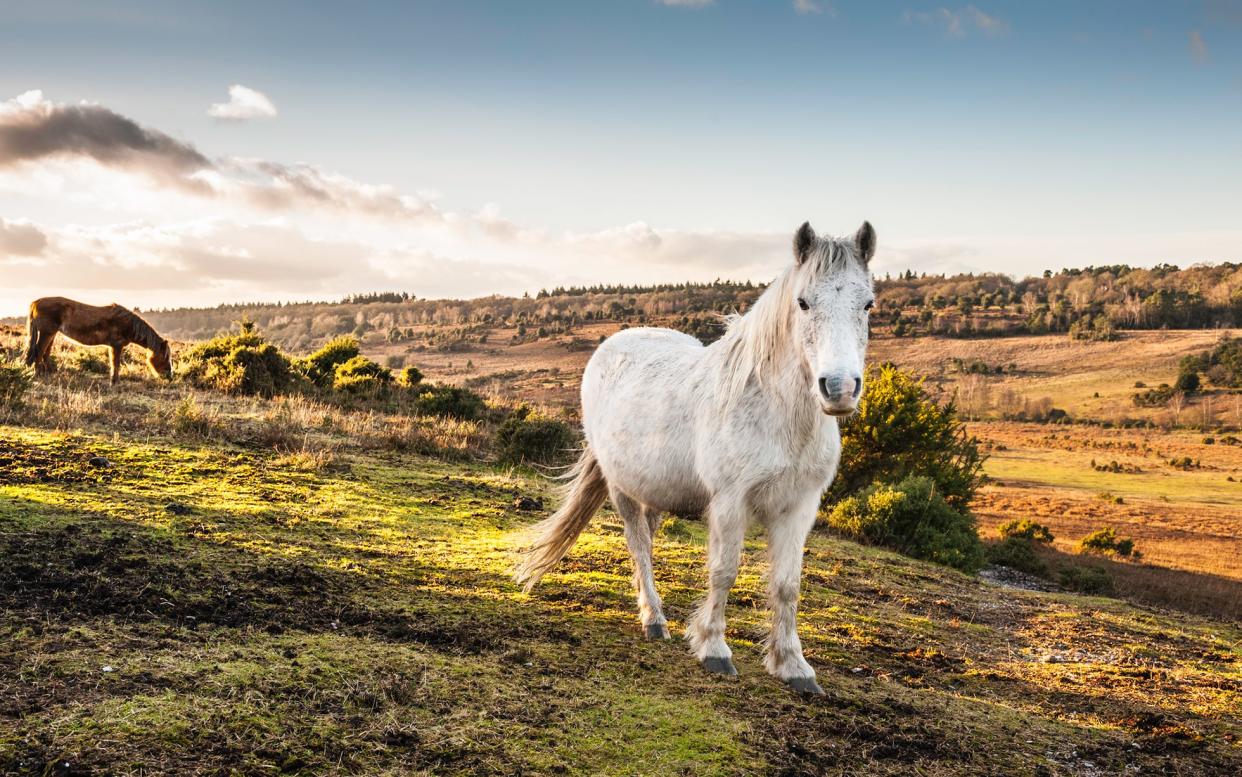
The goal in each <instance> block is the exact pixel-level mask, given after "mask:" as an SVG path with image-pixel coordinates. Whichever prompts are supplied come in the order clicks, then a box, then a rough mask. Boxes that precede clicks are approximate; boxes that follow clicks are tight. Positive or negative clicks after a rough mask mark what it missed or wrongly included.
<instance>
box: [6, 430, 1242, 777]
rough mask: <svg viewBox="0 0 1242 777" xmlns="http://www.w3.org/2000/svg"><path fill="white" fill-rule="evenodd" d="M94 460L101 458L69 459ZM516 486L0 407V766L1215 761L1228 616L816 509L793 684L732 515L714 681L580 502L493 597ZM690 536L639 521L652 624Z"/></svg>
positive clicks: (645, 767) (686, 604) (895, 768)
mask: <svg viewBox="0 0 1242 777" xmlns="http://www.w3.org/2000/svg"><path fill="white" fill-rule="evenodd" d="M96 455H101V456H104V457H106V458H108V459H109V460H110V461H111V463H112V466H111V467H108V468H96V467H92V466H90V465H89V463H88V459H89V458H90V457H91V456H96ZM1101 477H1105V478H1107V479H1108V481H1109V483H1110V486H1109V487H1110V488H1111V489H1112V490H1114V491H1116V492H1118V493H1127V492H1126V491H1124V489H1122V488H1120V487H1119V486H1118V485H1117V483H1118V476H1115V475H1110V476H1101ZM1089 487H1090V488H1093V489H1095V488H1098V487H1096V486H1089ZM544 490H545V487H544V484H543V482H542V481H540V480H538V479H536V478H533V477H530V476H528V475H526V474H524V473H522V472H515V471H506V470H500V469H496V468H492V467H488V466H484V465H477V464H462V463H447V462H444V461H439V460H436V459H431V458H426V457H420V456H416V455H412V454H407V453H398V452H356V453H343V454H341V455H340V457H339V459H338V461H337V462H335V464H334V466H333V467H331V468H328V469H326V470H324V471H314V470H311V471H308V470H307V469H305V468H299V467H297V466H294V464H293V463H291V462H290V461H289V460H288V459H287V458H281V457H280V456H278V455H275V454H272V453H266V452H263V451H259V450H254V449H245V448H239V447H231V446H227V445H224V444H223V443H201V444H187V443H186V442H184V441H182V442H178V441H175V440H173V439H162V438H143V439H124V438H119V437H113V436H111V435H106V434H96V435H90V434H79V435H63V434H59V433H55V432H50V431H43V430H36V429H32V428H29V427H19V426H0V773H16V774H21V773H36V774H37V773H43V772H44V771H45V768H47V767H48V765H49V764H52V765H53V767H52V768H51V769H50V770H49V771H48V773H58V774H60V773H64V774H69V773H76V774H85V773H96V774H102V773H109V774H138V773H160V774H162V773H228V772H235V773H245V774H267V773H271V774H277V773H305V774H334V773H368V774H480V773H506V774H508V773H518V772H522V773H528V774H556V773H573V774H579V773H580V774H660V775H663V774H696V775H697V774H708V775H713V774H721V775H727V774H753V773H757V772H758V773H763V772H769V773H788V774H801V773H815V772H827V773H841V774H903V775H904V774H962V773H998V772H1003V773H1006V774H1032V775H1033V774H1061V773H1079V772H1085V771H1088V767H1087V766H1086V765H1085V764H1086V763H1087V762H1088V761H1089V762H1091V764H1094V768H1096V769H1098V770H1101V771H1102V773H1118V772H1120V771H1122V770H1123V769H1126V768H1136V769H1142V770H1143V771H1144V772H1158V771H1163V770H1173V771H1180V772H1181V773H1187V774H1191V773H1193V774H1227V773H1231V770H1233V769H1234V767H1236V766H1237V765H1238V763H1239V762H1242V750H1240V747H1242V745H1240V735H1239V726H1240V722H1239V718H1238V709H1239V704H1240V702H1242V695H1240V693H1239V691H1240V690H1242V652H1240V649H1239V638H1240V637H1242V634H1240V633H1239V629H1238V628H1237V626H1236V624H1234V625H1230V624H1225V623H1221V622H1217V621H1211V620H1204V619H1196V618H1191V617H1189V616H1178V615H1173V614H1171V613H1166V612H1150V611H1146V610H1138V609H1135V608H1133V607H1130V606H1128V605H1125V604H1123V603H1121V602H1118V601H1115V600H1111V599H1100V598H1083V597H1075V596H1070V595H1065V594H1034V593H1027V592H1017V591H1011V590H1007V589H1000V588H996V587H993V586H989V585H987V584H983V583H980V582H979V581H977V580H976V579H974V578H972V577H969V576H966V575H963V574H960V573H957V572H954V571H951V570H947V569H944V568H940V567H936V566H932V565H928V564H922V563H919V562H915V561H911V560H909V559H904V558H901V557H899V556H896V555H893V554H890V553H887V552H884V551H880V550H877V549H873V548H865V547H861V546H858V545H854V544H852V543H848V542H843V541H840V540H837V539H833V538H831V537H828V536H824V535H816V536H815V537H814V538H813V539H812V542H811V544H810V547H809V549H808V552H807V556H806V566H805V576H806V586H805V593H804V599H803V603H802V618H801V623H802V629H801V631H802V636H803V641H804V645H805V648H806V653H807V657H808V659H809V660H810V661H811V662H812V664H813V665H815V666H816V667H817V669H818V671H819V676H820V682H821V684H822V685H823V686H824V688H825V690H826V691H827V695H826V696H825V697H823V698H817V699H802V698H799V697H797V696H795V695H793V694H791V693H789V692H788V691H786V690H785V689H784V687H783V686H782V685H781V684H779V683H778V682H776V681H775V680H773V679H772V678H770V677H768V676H767V675H766V674H765V673H764V672H763V669H762V663H761V659H762V655H761V652H760V644H761V641H762V638H763V636H764V631H765V622H766V621H765V619H766V614H765V611H764V608H763V604H764V597H763V581H762V571H763V564H762V558H763V542H762V538H761V537H760V536H759V535H757V534H756V535H753V536H752V537H751V538H750V539H749V540H748V542H747V547H746V555H745V559H744V561H745V563H744V566H743V569H742V573H741V575H740V577H739V580H738V584H737V586H736V588H735V589H734V592H733V596H732V598H731V600H730V601H731V606H730V623H729V639H730V642H731V644H732V645H733V647H734V650H735V654H736V656H735V658H736V661H737V664H738V667H739V670H740V672H741V676H740V677H739V678H737V679H735V680H725V679H721V678H717V677H713V676H708V675H706V674H704V673H703V672H701V671H700V670H699V668H698V667H697V666H696V664H695V663H694V661H693V659H692V658H691V656H690V655H689V653H688V651H687V649H686V647H685V645H684V643H682V642H681V641H680V640H675V641H673V642H669V643H653V642H647V641H644V640H643V639H642V638H641V633H640V629H639V627H638V623H637V620H636V616H635V614H634V606H633V600H632V595H631V593H630V582H629V574H630V573H629V567H628V556H627V554H626V551H625V547H624V540H623V538H622V536H621V533H620V528H619V525H618V523H617V522H616V520H615V518H614V517H613V516H612V515H611V514H609V513H604V514H603V515H602V516H601V517H600V518H599V519H597V521H596V522H595V523H594V524H593V525H592V527H591V529H590V530H589V531H588V533H587V534H586V535H585V536H584V537H583V539H582V541H581V543H580V544H579V545H578V546H577V547H576V548H575V549H574V551H573V552H572V553H571V555H570V557H569V558H568V559H567V560H566V562H565V563H564V564H563V565H562V566H561V567H560V568H559V569H558V571H557V572H555V573H554V574H552V575H549V577H548V578H547V580H546V581H545V583H544V584H543V585H542V586H541V587H540V588H539V589H537V590H536V591H535V592H534V593H533V594H531V595H527V594H524V593H522V592H520V590H519V589H518V588H517V587H516V586H515V585H514V584H513V583H512V582H511V581H510V580H509V577H508V570H509V568H510V566H511V565H512V563H513V561H514V555H513V554H514V549H515V548H516V547H517V545H518V544H519V542H520V537H521V533H522V530H523V529H524V528H525V527H526V526H527V525H528V524H530V523H532V522H533V521H535V520H536V519H538V518H539V517H542V515H543V514H545V513H546V511H545V513H520V512H517V511H516V510H515V509H514V508H513V502H514V499H515V498H516V497H517V496H519V495H522V494H532V495H540V496H543V497H545V503H547V497H548V494H546V493H544ZM703 554H704V543H703V532H702V527H701V526H700V525H699V524H697V523H695V522H692V521H685V520H681V519H678V520H676V521H674V522H672V523H670V524H669V525H668V530H667V531H666V532H665V533H664V534H663V535H662V537H661V538H660V539H659V540H658V547H657V576H658V582H659V586H660V589H661V592H662V593H663V595H664V596H665V598H666V603H667V608H668V612H669V616H670V620H671V621H672V623H671V625H672V627H673V630H674V633H679V632H680V629H681V627H682V626H683V624H684V619H685V618H686V617H688V615H689V613H690V612H691V611H692V609H693V607H694V604H695V602H696V600H697V598H698V597H699V595H700V594H701V592H702V578H703V574H702V570H701V566H702V563H703ZM1053 654H1057V655H1063V656H1064V660H1055V661H1050V660H1049V656H1050V655H1053ZM105 669H107V670H105ZM55 764H61V766H55ZM64 764H68V765H67V766H65V765H64ZM75 770H76V771H75Z"/></svg>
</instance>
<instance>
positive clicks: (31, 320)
mask: <svg viewBox="0 0 1242 777" xmlns="http://www.w3.org/2000/svg"><path fill="white" fill-rule="evenodd" d="M26 333H27V334H28V335H30V342H29V343H28V344H27V345H26V366H27V367H29V366H30V365H32V364H34V363H35V359H37V358H39V329H38V327H36V326H35V309H34V305H31V306H30V313H29V314H28V315H27V316H26Z"/></svg>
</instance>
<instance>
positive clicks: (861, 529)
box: [828, 477, 984, 572]
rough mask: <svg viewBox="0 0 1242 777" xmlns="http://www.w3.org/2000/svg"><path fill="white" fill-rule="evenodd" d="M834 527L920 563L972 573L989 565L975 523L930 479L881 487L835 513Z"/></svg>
mask: <svg viewBox="0 0 1242 777" xmlns="http://www.w3.org/2000/svg"><path fill="white" fill-rule="evenodd" d="M828 525H829V526H831V527H832V528H833V529H836V530H837V531H839V532H841V533H842V534H844V535H846V536H848V537H852V538H854V539H858V540H863V541H866V542H869V543H872V544H875V545H883V546H884V547H887V548H891V549H893V550H896V551H898V552H900V553H904V554H906V555H908V556H912V557H914V558H919V559H925V560H928V561H935V562H936V563H939V564H945V565H947V566H951V567H956V568H957V569H961V570H965V571H968V572H973V571H975V570H977V569H978V568H979V567H981V566H983V562H984V556H983V546H982V544H981V543H980V542H979V535H978V533H977V532H976V530H975V522H974V519H972V518H971V517H970V516H969V515H966V514H964V513H961V512H958V511H957V510H955V509H953V507H952V506H951V505H950V504H949V503H948V501H947V500H945V499H944V497H942V496H941V495H940V493H939V492H938V489H937V487H936V483H935V481H933V480H932V479H931V478H928V477H908V478H906V479H905V480H902V481H901V482H900V483H897V484H896V485H887V484H883V483H876V484H874V485H872V486H870V487H869V488H867V489H865V490H863V491H862V492H861V493H859V494H857V495H856V496H852V497H849V498H848V499H845V500H844V501H842V502H841V503H840V504H838V505H837V506H836V507H835V508H833V510H832V512H831V513H830V514H829V515H828Z"/></svg>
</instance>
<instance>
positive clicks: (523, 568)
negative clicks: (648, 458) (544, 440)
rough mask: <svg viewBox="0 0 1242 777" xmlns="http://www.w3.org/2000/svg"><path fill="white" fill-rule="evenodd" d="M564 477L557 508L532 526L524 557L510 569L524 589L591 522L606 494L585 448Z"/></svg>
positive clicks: (536, 580)
mask: <svg viewBox="0 0 1242 777" xmlns="http://www.w3.org/2000/svg"><path fill="white" fill-rule="evenodd" d="M565 478H566V479H567V480H569V482H568V483H567V484H566V485H565V488H564V499H563V500H562V501H561V506H560V508H559V509H557V511H556V512H555V513H553V514H552V515H551V517H549V518H547V519H546V520H544V521H541V522H540V523H539V524H537V525H536V526H535V527H534V532H535V535H536V539H535V541H534V543H532V544H531V546H530V547H529V548H527V549H526V551H525V555H526V557H525V558H524V559H522V562H521V563H520V564H518V567H517V570H516V572H514V578H516V579H517V581H518V582H519V583H521V584H522V587H523V588H524V589H525V590H526V591H530V590H531V589H532V588H534V587H535V586H536V585H537V584H538V583H539V580H540V579H541V578H542V577H543V576H544V574H545V573H546V572H547V571H548V570H549V569H551V568H552V567H554V566H556V562H558V561H560V560H561V559H562V558H564V557H565V554H566V553H568V552H569V549H570V548H572V547H573V546H574V543H575V542H577V541H578V535H579V534H582V530H583V529H585V528H586V526H587V524H588V523H590V522H591V516H593V515H595V511H597V510H599V508H600V506H601V505H602V504H604V499H606V498H607V497H608V482H607V481H606V480H604V473H603V472H602V471H600V468H599V462H598V461H596V460H595V454H594V453H592V452H591V449H590V448H589V447H588V448H586V449H584V450H583V451H582V455H581V456H579V457H578V461H577V462H576V463H575V464H574V465H573V466H572V467H570V469H569V471H568V472H566V473H565Z"/></svg>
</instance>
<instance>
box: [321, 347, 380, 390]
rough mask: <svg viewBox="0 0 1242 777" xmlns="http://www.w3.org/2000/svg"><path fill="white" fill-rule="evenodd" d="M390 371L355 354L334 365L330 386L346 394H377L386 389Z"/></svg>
mask: <svg viewBox="0 0 1242 777" xmlns="http://www.w3.org/2000/svg"><path fill="white" fill-rule="evenodd" d="M391 382H392V373H391V372H389V371H388V370H387V369H386V368H384V367H381V366H380V365H378V364H376V363H375V362H373V361H371V360H370V359H368V358H367V357H365V356H355V357H353V358H352V359H349V360H348V361H345V362H342V363H340V364H338V365H336V370H335V372H334V373H333V379H332V388H333V389H334V390H336V391H344V392H346V393H348V394H371V395H377V394H380V393H383V392H384V391H386V390H387V389H388V384H390V383H391Z"/></svg>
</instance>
